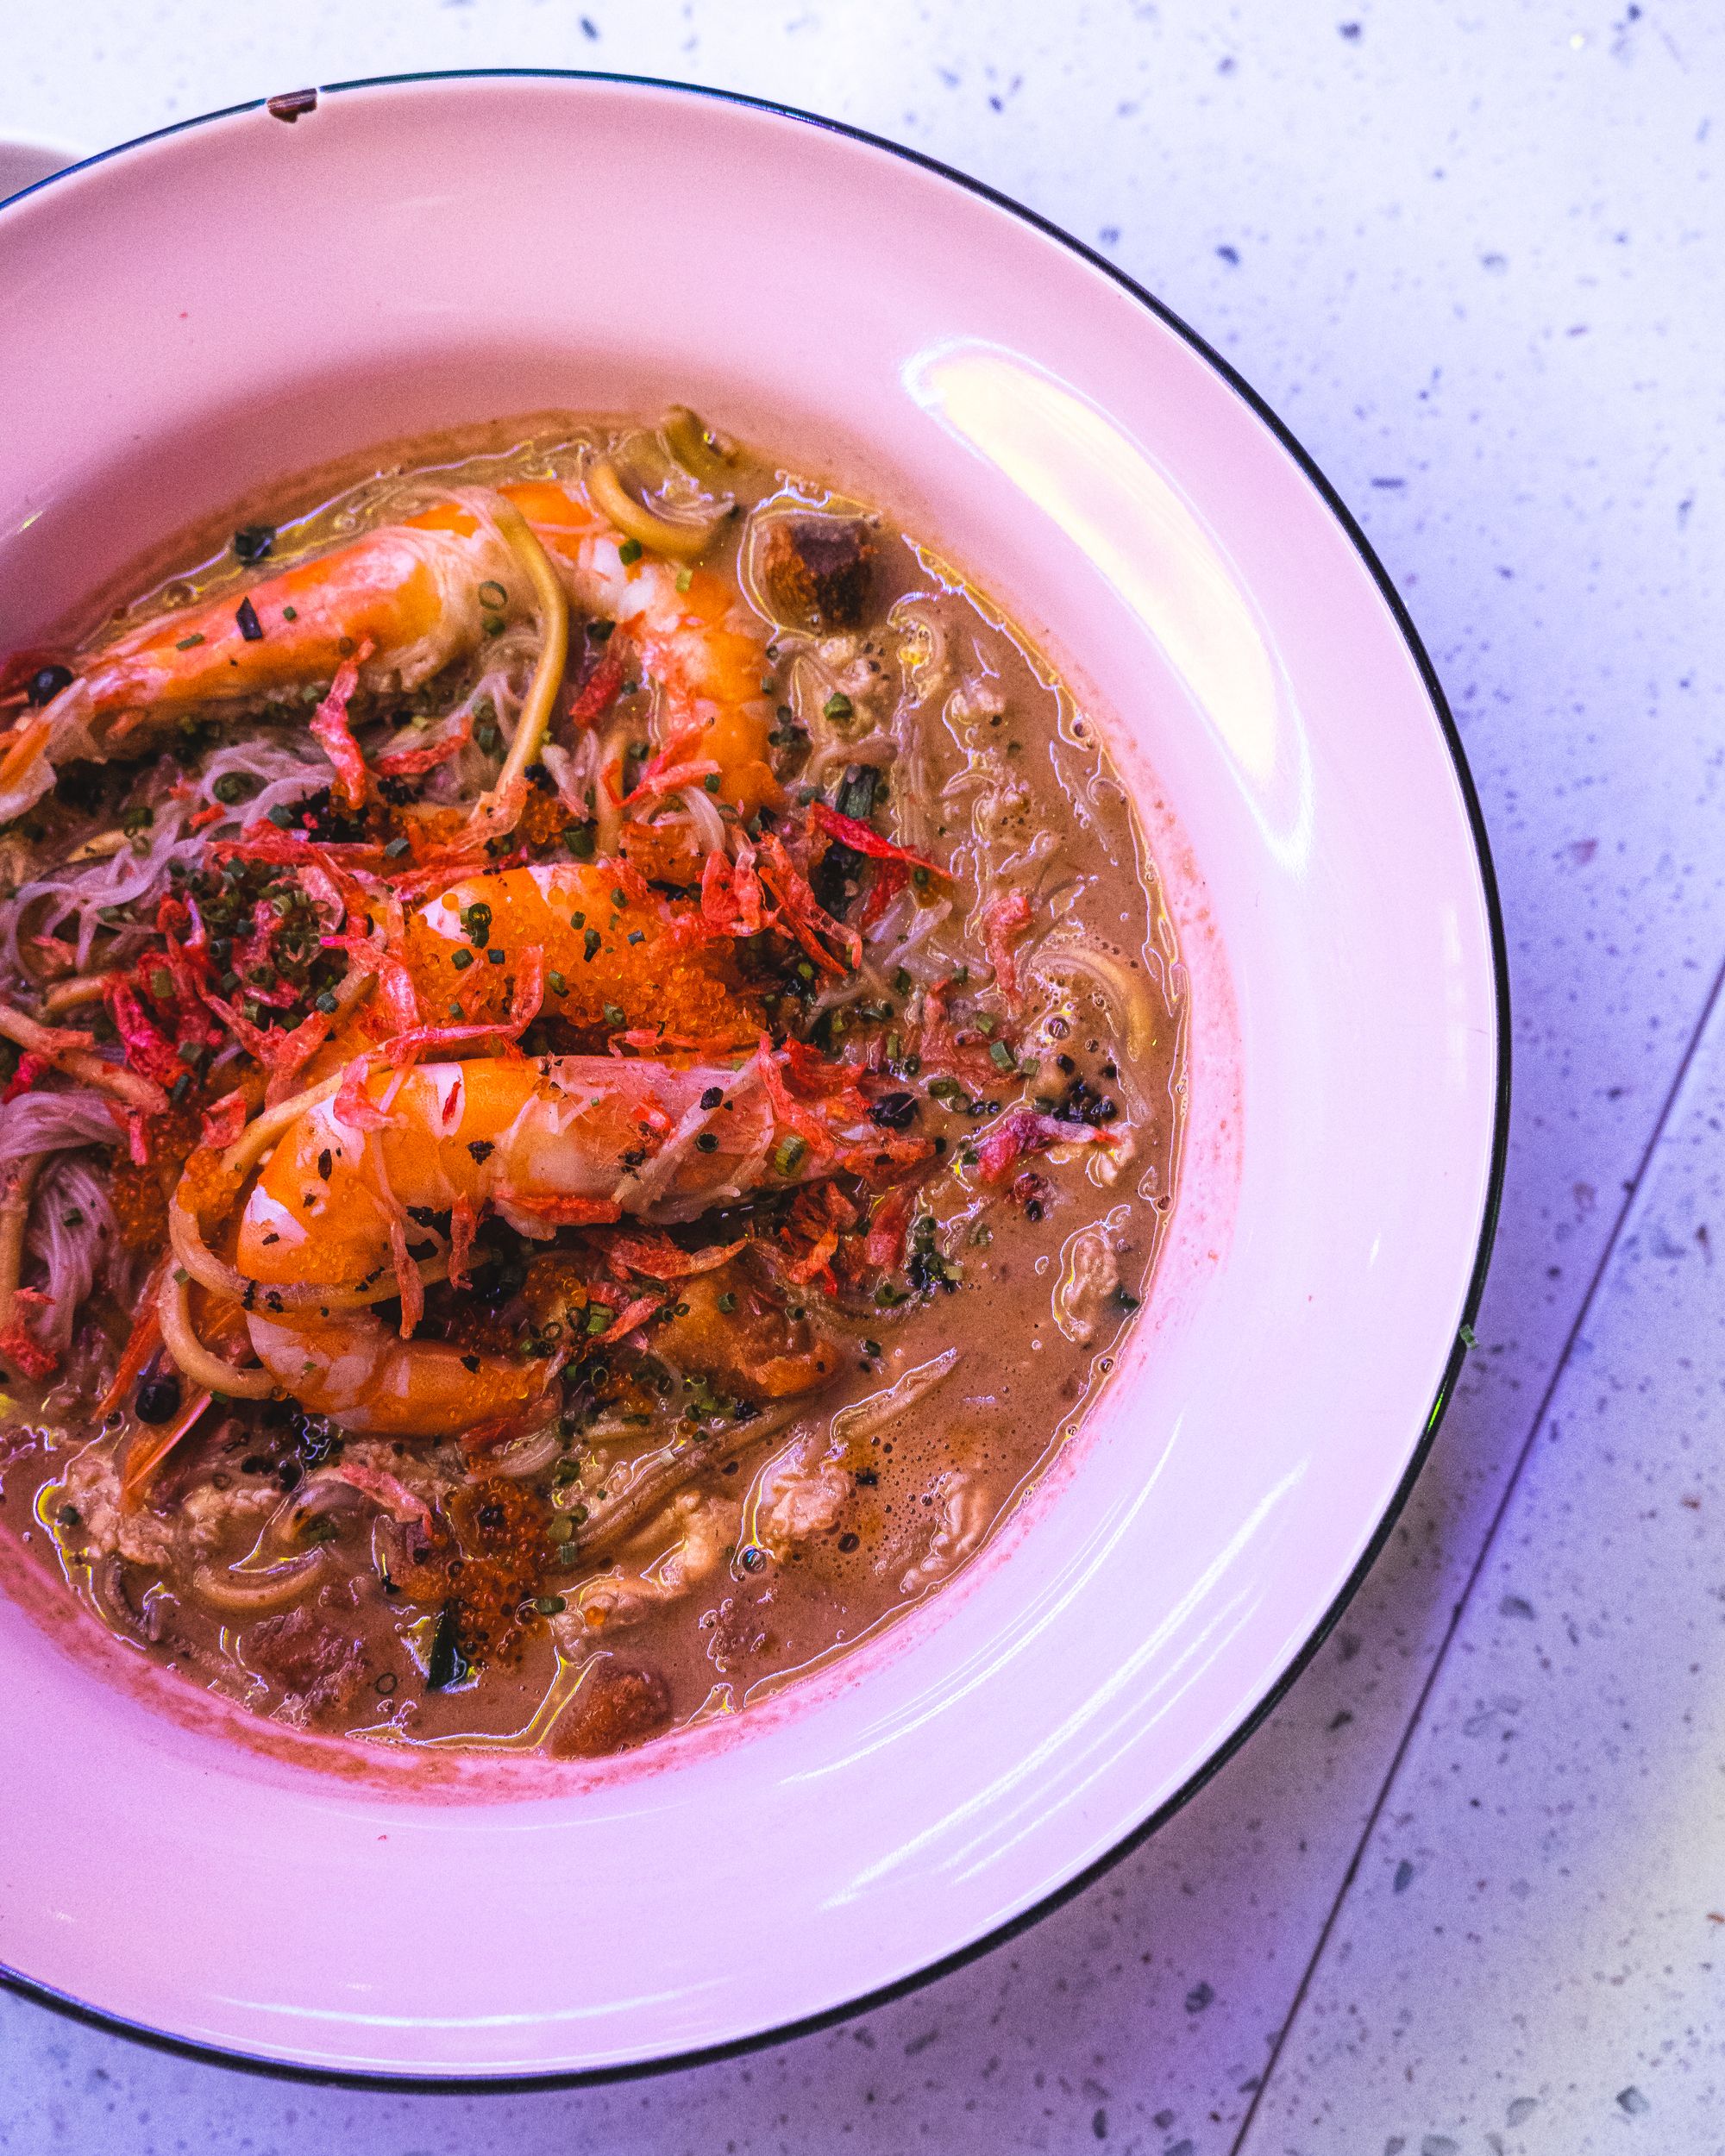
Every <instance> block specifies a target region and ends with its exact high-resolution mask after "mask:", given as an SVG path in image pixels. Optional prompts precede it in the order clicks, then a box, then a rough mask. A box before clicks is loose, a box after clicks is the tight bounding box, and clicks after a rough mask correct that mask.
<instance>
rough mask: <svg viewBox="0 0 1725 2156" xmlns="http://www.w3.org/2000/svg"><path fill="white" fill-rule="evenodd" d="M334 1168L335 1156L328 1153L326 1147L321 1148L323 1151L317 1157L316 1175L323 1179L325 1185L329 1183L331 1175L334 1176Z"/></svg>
mask: <svg viewBox="0 0 1725 2156" xmlns="http://www.w3.org/2000/svg"><path fill="white" fill-rule="evenodd" d="M335 1168H336V1156H335V1155H334V1154H333V1153H332V1152H331V1151H330V1150H329V1147H328V1146H327V1145H326V1146H325V1147H324V1148H323V1151H322V1152H321V1153H320V1154H319V1155H318V1156H317V1173H318V1174H319V1175H321V1176H322V1177H323V1180H324V1181H325V1182H326V1183H327V1182H328V1181H329V1178H330V1176H331V1175H333V1174H334V1172H335Z"/></svg>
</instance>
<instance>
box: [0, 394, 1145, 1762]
mask: <svg viewBox="0 0 1725 2156" xmlns="http://www.w3.org/2000/svg"><path fill="white" fill-rule="evenodd" d="M188 565H190V566H188ZM140 594H141V595H140ZM120 596H121V598H122V601H123V604H122V607H121V608H120V610H119V612H118V615H117V617H110V618H109V619H108V620H107V621H106V622H105V623H104V624H103V627H102V628H101V629H100V630H98V631H97V632H96V633H95V634H93V635H91V636H89V637H88V638H87V639H85V641H84V642H82V644H81V645H80V644H78V643H77V642H75V641H73V642H69V644H68V647H67V649H65V650H64V651H60V652H51V653H44V652H31V653H28V654H24V655H20V656H19V657H18V658H17V659H16V660H15V661H13V662H12V663H11V665H10V666H9V668H8V670H7V672H6V673H5V674H4V675H3V676H0V693H3V697H4V702H3V705H0V719H3V720H4V721H5V722H6V723H7V724H9V728H10V730H9V733H8V734H7V735H6V736H5V737H4V739H3V741H0V815H4V816H5V817H6V818H9V821H8V822H7V824H6V825H5V829H4V831H3V835H0V877H3V884H4V888H5V891H6V894H7V895H6V898H5V902H4V906H3V911H0V923H3V928H4V938H3V943H0V963H3V965H4V967H5V968H6V974H7V978H6V980H5V982H4V984H3V1008H0V1030H3V1031H4V1035H5V1039H6V1047H5V1049H4V1050H3V1054H4V1056H5V1058H6V1062H7V1063H9V1065H10V1068H9V1070H7V1071H6V1073H5V1075H6V1076H7V1077H8V1079H9V1091H8V1096H7V1099H6V1101H5V1103H4V1105H3V1106H0V1176H3V1178H4V1181H3V1186H0V1188H3V1202H0V1356H3V1357H4V1359H5V1363H6V1368H7V1369H8V1371H9V1374H10V1378H11V1388H10V1392H9V1395H8V1397H9V1408H8V1416H9V1420H8V1425H7V1426H6V1428H5V1429H4V1431H3V1432H0V1462H3V1492H4V1494H3V1505H0V1521H3V1523H4V1528H5V1531H6V1532H9V1534H10V1535H11V1536H13V1537H15V1538H19V1539H22V1541H23V1542H24V1543H25V1544H26V1545H28V1549H29V1550H30V1551H31V1552H32V1553H33V1554H34V1556H35V1557H38V1558H39V1559H40V1560H41V1561H42V1562H43V1563H45V1564H48V1565H50V1566H53V1567H56V1568H58V1570H60V1572H61V1573H63V1575H64V1578H65V1581H66V1585H67V1589H68V1590H69V1591H70V1592H72V1594H75V1595H78V1597H80V1598H81V1599H82V1601H84V1602H85V1604H86V1605H87V1606H88V1608H89V1609H90V1610H91V1612H92V1613H93V1614H94V1615H95V1616H96V1617H97V1619H98V1620H100V1621H101V1622H102V1623H103V1624H104V1625H106V1626H109V1627H110V1629H111V1630H112V1631H113V1632H114V1633H116V1634H117V1635H118V1636H119V1637H120V1638H122V1639H124V1640H125V1641H127V1642H128V1643H129V1644H130V1645H132V1646H133V1647H134V1648H135V1650H136V1651H138V1652H140V1653H141V1654H144V1655H147V1656H150V1657H153V1658H156V1659H157V1660H159V1661H160V1662H162V1663H164V1664H167V1665H170V1666H171V1667H172V1668H173V1670H176V1671H177V1672H178V1673H179V1676H180V1677H183V1678H184V1679H185V1681H186V1682H187V1683H192V1684H196V1685H199V1686H203V1687H206V1688H209V1689H214V1690H216V1691H218V1692H221V1693H223V1694H226V1695H229V1696H230V1697H231V1698H233V1699H235V1700H236V1701H238V1702H242V1703H243V1704H244V1705H246V1706H248V1707H249V1708H253V1709H254V1710H255V1711H256V1712H258V1713H259V1714H266V1715H270V1716H273V1717H275V1718H277V1719H278V1720H282V1721H285V1722H287V1723H290V1724H293V1725H296V1726H300V1727H310V1728H312V1729H316V1730H320V1731H324V1732H335V1733H352V1734H354V1735H357V1736H361V1737H365V1738H368V1739H373V1740H378V1741H386V1742H392V1743H398V1744H410V1745H411V1744H425V1743H434V1742H440V1743H455V1744H458V1745H485V1746H496V1745H508V1746H512V1747H517V1748H528V1747H531V1746H543V1747H544V1748H546V1749H547V1750H549V1751H550V1752H553V1753H565V1754H570V1755H577V1754H585V1755H593V1754H598V1753H602V1752H611V1751H615V1750H618V1749H621V1748H624V1747H626V1746H630V1745H637V1744H640V1743H642V1742H644V1741H647V1740H648V1739H652V1738H653V1737H655V1736H656V1735H658V1734H659V1733H662V1732H663V1731H665V1730H667V1729H669V1728H672V1727H675V1726H677V1725H679V1724H683V1723H687V1722H689V1721H692V1720H698V1719H702V1718H708V1717H712V1716H716V1715H723V1714H734V1713H736V1712H737V1711H739V1710H740V1709H741V1708H743V1706H744V1705H745V1704H746V1703H747V1702H750V1700H752V1699H756V1698H758V1697H760V1696H761V1695H763V1694H764V1693H766V1692H768V1691H770V1690H772V1689H775V1688H776V1687H779V1686H781V1685H782V1684H784V1683H787V1681H788V1680H790V1679H791V1678H793V1677H795V1676H797V1675H798V1674H800V1673H802V1672H806V1671H807V1670H811V1669H812V1668H814V1667H816V1666H818V1665H819V1664H823V1663H825V1661H827V1660H829V1659H830V1658H832V1657H833V1656H834V1655H836V1654H838V1653H841V1652H843V1651H846V1650H848V1649H850V1648H851V1647H854V1646H855V1645H856V1643H857V1642H858V1641H860V1640H862V1639H866V1638H868V1637H869V1635H871V1634H873V1633H877V1632H879V1631H880V1630H881V1627H882V1626H885V1625H887V1624H888V1623H889V1622H890V1621H891V1620H892V1619H893V1618H894V1615H895V1614H898V1613H900V1612H902V1611H903V1610H905V1609H906V1608H908V1607H909V1606H911V1605H913V1604H915V1603H918V1602H919V1601H921V1600H922V1599H923V1598H925V1596H927V1595H929V1594H931V1592H932V1591H933V1590H935V1589H937V1588H938V1587H939V1586H940V1584H941V1583H943V1582H944V1581H945V1580H947V1579H948V1578H950V1576H952V1575H953V1573H954V1572H955V1571H956V1570H957V1569H958V1568H959V1567H961V1566H962V1565H963V1564H965V1563H966V1562H967V1561H969V1559H970V1558H971V1557H973V1556H974V1555H975V1551H977V1550H978V1549H979V1548H980V1547H981V1546H982V1545H983V1544H984V1543H985V1542H986V1541H987V1540H988V1537H989V1536H990V1534H991V1533H993V1532H994V1531H995V1530H996V1529H997V1528H998V1526H1000V1522H1001V1520H1002V1519H1003V1517H1004V1516H1005V1515H1006V1514H1007V1513H1008V1512H1009V1511H1010V1510H1011V1508H1012V1507H1013V1505H1014V1503H1015V1501H1017V1500H1018V1499H1019V1497H1020V1495H1022V1493H1023V1492H1024V1491H1025V1489H1026V1485H1027V1484H1028V1483H1030V1482H1032V1481H1033V1480H1034V1478H1035V1477H1036V1476H1038V1473H1039V1472H1040V1471H1041V1470H1043V1469H1044V1467H1045V1466H1046V1464H1047V1463H1048V1460H1049V1458H1050V1457H1051V1452H1052V1451H1053V1450H1054V1449H1055V1448H1056V1447H1057V1445H1060V1444H1061V1443H1062V1442H1063V1441H1064V1440H1065V1439H1066V1438H1068V1437H1069V1435H1070V1434H1071V1433H1072V1432H1074V1430H1075V1429H1076V1426H1077V1423H1078V1421H1079V1420H1080V1418H1081V1416H1082V1413H1084V1411H1085V1409H1086V1407H1087V1406H1088V1403H1089V1401H1091V1399H1092V1397H1093V1396H1094V1394H1095V1389H1096V1388H1097V1386H1098V1385H1099V1384H1100V1383H1101V1382H1103V1380H1104V1379H1105V1377H1106V1376H1107V1372H1108V1370H1109V1369H1110V1368H1111V1366H1112V1360H1113V1357H1114V1356H1115V1355H1116V1354H1117V1352H1118V1348H1119V1341H1120V1335H1121V1333H1122V1332H1123V1330H1124V1329H1125V1328H1126V1326H1128V1325H1129V1324H1131V1323H1132V1313H1134V1312H1135V1311H1137V1309H1138V1307H1139V1305H1140V1303H1141V1301H1142V1300H1143V1298H1144V1297H1145V1294H1147V1293H1148V1292H1149V1282H1150V1275H1151V1269H1152V1267H1153V1263H1154V1260H1155V1257H1156V1252H1157V1243H1158V1240H1159V1238H1160V1236H1161V1234H1162V1232H1163V1229H1164V1224H1165V1219H1166V1216H1167V1213H1168V1211H1169V1208H1170V1205H1171V1203H1172V1200H1173V1194H1174V1190H1175V1184H1176V1167H1177V1161H1178V1152H1179V1142H1180V1129H1181V1112H1182V1098H1183V1082H1182V1071H1181V1051H1182V1038H1183V1034H1184V1025H1183V1007H1182V999H1183V996H1184V993H1185V988H1184V976H1183V973H1182V969H1181V968H1180V966H1179V964H1178V962H1177V956H1176V949H1175V945H1174V941H1173V936H1172V931H1171V929H1170V923H1169V920H1168V918H1167V916H1166V913H1165V912H1164V909H1163V906H1162V904H1161V900H1160V896H1159V886H1158V882H1157V875H1156V871H1155V868H1154V866H1153V864H1152V862H1151V860H1150V858H1149V856H1148V855H1147V853H1146V851H1145V845H1144V841H1143V837H1142V834H1141V832H1140V831H1139V830H1138V827H1137V825H1136V824H1135V822H1134V819H1133V817H1132V812H1131V810H1130V808H1129V805H1128V803H1127V800H1126V795H1125V793H1124V790H1123V789H1122V787H1121V785H1120V781H1119V780H1118V779H1117V777H1116V776H1115V775H1114V774H1113V770H1112V769H1111V768H1110V766H1109V763H1108V761H1107V756H1106V755H1105V754H1104V751H1103V749H1102V747H1101V742H1100V740H1099V738H1098V736H1097V733H1096V731H1095V726H1094V724H1093V723H1092V721H1091V720H1090V719H1089V718H1088V717H1087V716H1086V714H1085V713H1084V711H1082V708H1081V707H1080V706H1079V705H1076V703H1075V701H1074V699H1073V698H1072V696H1071V695H1070V694H1069V692H1068V691H1067V689H1066V688H1065V687H1064V686H1063V685H1062V683H1061V682H1060V681H1059V680H1057V679H1056V677H1055V676H1054V675H1053V674H1052V673H1051V670H1050V668H1049V667H1048V666H1047V664H1046V663H1045V662H1044V660H1043V659H1042V658H1040V657H1039V655H1038V654H1037V653H1036V652H1035V651H1034V650H1033V649H1032V648H1031V646H1030V645H1029V644H1028V642H1026V639H1025V638H1024V637H1023V636H1021V635H1020V634H1019V632H1018V631H1017V630H1015V628H1014V627H1013V624H1012V623H1011V622H1009V621H1007V619H1005V618H1004V617H1002V615H1001V614H1000V611H998V610H997V609H996V608H995V607H994V606H993V605H991V604H990V602H989V601H988V599H987V598H986V597H985V596H984V595H983V594H982V592H979V591H977V590H976V589H975V587H974V586H970V585H969V584H968V583H967V582H966V581H965V580H964V579H963V576H962V575H961V574H960V573H958V572H957V570H956V569H954V568H953V567H951V566H950V564H948V563H947V562H945V561H944V560H943V559H942V558H941V557H940V555H938V553H936V552H934V551H933V550H932V549H931V548H930V547H929V546H928V545H927V544H925V542H923V541H922V540H921V539H920V538H919V537H918V536H916V535H914V534H913V533H910V532H907V531H905V530H900V529H899V528H898V527H896V526H895V525H894V523H893V522H892V521H891V519H890V518H889V517H887V516H886V515H884V514H883V513H882V512H881V511H879V510H878V509H876V508H874V507H871V506H869V505H866V504H863V503H861V502H858V501H856V500H853V499H850V498H846V497H844V496H843V495H842V494H840V493H837V492H834V491H833V490H832V489H831V487H829V486H826V485H824V484H822V483H819V482H818V481H816V480H814V479H810V478H807V477H805V476H801V475H799V474H797V473H792V472H789V471H787V470H785V469H783V468H781V467H777V466H775V464H774V463H773V462H772V461H770V459H768V458H767V457H763V456H762V455H759V454H756V453H754V452H753V451H751V450H749V449H746V448H742V447H739V446H738V445H737V444H735V443H731V442H726V441H724V440H722V439H720V438H718V437H717V436H712V435H711V434H709V433H708V432H707V430H706V429H705V427H704V426H703V425H702V424H701V423H700V422H699V420H698V419H696V418H695V417H694V416H693V414H690V413H687V412H685V411H674V412H673V413H671V414H669V415H667V416H666V417H664V418H663V419H662V420H660V421H657V422H651V421H649V422H646V423H641V422H631V423H624V424H618V423H587V422H578V421H575V420H573V419H568V418H562V417H559V418H555V419H542V420H538V421H534V422H517V423H512V424H508V425H498V426H494V427H491V428H488V429H469V430H467V431H466V432H465V433H463V434H461V435H451V436H444V437H439V438H437V439H435V440H424V439H422V440H419V441H417V442H410V443H402V444H394V445H391V446H390V448H388V449H387V450H386V451H384V452H380V453H377V454H373V456H371V457H369V458H367V459H366V460H363V461H355V462H351V463H349V464H348V466H346V467H340V468H337V467H331V468H329V469H328V470H325V471H323V472H320V473H314V474H311V475H307V476H304V477H302V478H300V479H298V480H294V481H292V482H286V483H284V484H283V485H281V486H279V487H278V488H276V489H274V490H273V491H272V492H270V493H269V494H267V495H265V496H262V497H260V498H258V499H256V500H253V501H248V502H247V503H245V504H243V505H241V507H240V508H239V510H238V511H236V512H235V514H234V515H233V516H231V517H229V518H227V519H225V520H224V521H223V523H222V525H221V527H220V528H219V530H216V529H213V528H212V529H208V530H201V531H199V532H197V533H194V534H192V535H191V536H188V537H187V538H185V539H184V540H182V541H181V542H178V543H177V545H176V547H175V548H174V549H173V551H172V553H171V554H169V555H166V556H164V557H163V558H161V559H160V560H158V561H154V562H153V563H152V564H150V565H148V566H147V568H146V569H145V570H143V571H141V572H140V573H139V574H138V575H136V576H135V578H134V579H133V580H132V581H131V583H130V586H129V589H128V591H127V592H123V593H122V594H120ZM21 1227H22V1235H21V1233H20V1230H21Z"/></svg>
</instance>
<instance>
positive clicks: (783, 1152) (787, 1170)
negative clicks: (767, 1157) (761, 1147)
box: [773, 1132, 808, 1175]
mask: <svg viewBox="0 0 1725 2156" xmlns="http://www.w3.org/2000/svg"><path fill="white" fill-rule="evenodd" d="M807 1150H808V1147H807V1145H806V1143H805V1142H804V1141H803V1140H802V1139H801V1138H798V1137H797V1136H796V1135H795V1133H794V1132H793V1134H792V1135H791V1136H790V1137H789V1138H781V1139H780V1141H779V1144H778V1146H777V1148H776V1149H775V1152H774V1154H773V1165H774V1167H775V1169H777V1170H778V1172H779V1173H780V1175H795V1174H796V1172H797V1169H799V1168H800V1166H801V1165H802V1158H803V1155H804V1154H805V1153H806V1152H807Z"/></svg>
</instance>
